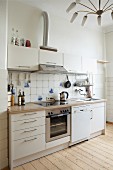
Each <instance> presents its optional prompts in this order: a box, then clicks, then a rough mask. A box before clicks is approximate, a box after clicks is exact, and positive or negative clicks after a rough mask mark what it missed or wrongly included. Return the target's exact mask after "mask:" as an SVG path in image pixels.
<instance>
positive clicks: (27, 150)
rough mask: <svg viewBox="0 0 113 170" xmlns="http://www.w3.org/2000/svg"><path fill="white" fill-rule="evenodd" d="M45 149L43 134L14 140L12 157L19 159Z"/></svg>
mask: <svg viewBox="0 0 113 170" xmlns="http://www.w3.org/2000/svg"><path fill="white" fill-rule="evenodd" d="M44 149H45V134H41V135H36V136H33V137H29V138H25V139H21V140H17V141H14V158H15V159H19V158H22V157H25V156H28V155H32V154H34V153H37V152H40V151H42V150H44Z"/></svg>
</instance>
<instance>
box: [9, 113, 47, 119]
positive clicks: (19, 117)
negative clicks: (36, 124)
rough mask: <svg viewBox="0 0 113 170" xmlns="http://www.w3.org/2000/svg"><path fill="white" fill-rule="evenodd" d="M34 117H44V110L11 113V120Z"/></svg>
mask: <svg viewBox="0 0 113 170" xmlns="http://www.w3.org/2000/svg"><path fill="white" fill-rule="evenodd" d="M36 117H45V111H39V112H29V113H20V114H16V115H12V116H11V121H18V120H24V119H32V118H36Z"/></svg>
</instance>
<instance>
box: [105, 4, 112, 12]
mask: <svg viewBox="0 0 113 170" xmlns="http://www.w3.org/2000/svg"><path fill="white" fill-rule="evenodd" d="M111 6H113V4H111V5H109V6H108V7H107V8H105V10H104V11H106V10H107V9H109V8H110V7H111Z"/></svg>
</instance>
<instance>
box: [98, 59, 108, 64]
mask: <svg viewBox="0 0 113 170" xmlns="http://www.w3.org/2000/svg"><path fill="white" fill-rule="evenodd" d="M97 63H101V64H107V63H109V61H105V60H97Z"/></svg>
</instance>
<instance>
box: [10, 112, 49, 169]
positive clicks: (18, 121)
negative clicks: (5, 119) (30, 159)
mask: <svg viewBox="0 0 113 170" xmlns="http://www.w3.org/2000/svg"><path fill="white" fill-rule="evenodd" d="M45 149H46V142H45V111H38V112H35V113H33V112H32V113H19V114H10V115H9V160H10V161H9V163H10V169H11V170H13V167H14V162H15V161H17V160H19V159H22V158H24V157H27V156H30V155H32V154H35V153H38V152H40V151H43V150H45Z"/></svg>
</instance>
